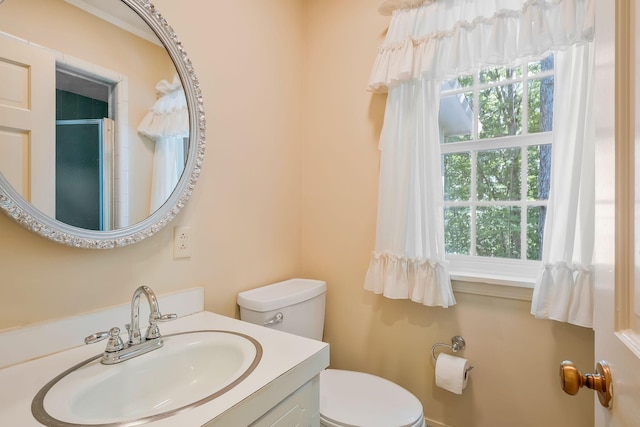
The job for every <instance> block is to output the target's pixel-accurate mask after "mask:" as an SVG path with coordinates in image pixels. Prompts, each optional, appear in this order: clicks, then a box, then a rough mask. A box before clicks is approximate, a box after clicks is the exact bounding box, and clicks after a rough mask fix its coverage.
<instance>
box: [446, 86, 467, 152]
mask: <svg viewBox="0 0 640 427" xmlns="http://www.w3.org/2000/svg"><path fill="white" fill-rule="evenodd" d="M438 123H439V125H440V135H441V141H442V142H443V143H445V144H446V143H450V142H460V141H470V140H471V139H472V132H473V93H471V92H467V93H458V94H455V95H448V96H443V97H441V98H440V115H439V116H438Z"/></svg>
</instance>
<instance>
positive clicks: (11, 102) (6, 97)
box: [0, 35, 56, 217]
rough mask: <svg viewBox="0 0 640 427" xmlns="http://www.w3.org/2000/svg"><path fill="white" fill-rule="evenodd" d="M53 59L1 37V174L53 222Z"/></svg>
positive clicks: (36, 48) (54, 94)
mask: <svg viewBox="0 0 640 427" xmlns="http://www.w3.org/2000/svg"><path fill="white" fill-rule="evenodd" d="M55 84H56V81H55V56H54V54H53V53H52V52H50V51H48V50H46V49H44V48H40V47H37V46H33V45H31V44H29V43H26V42H24V41H20V40H15V39H12V38H10V37H8V36H6V35H0V171H1V172H2V174H3V175H4V177H5V179H6V180H7V181H9V183H10V184H11V185H12V186H13V188H14V189H15V190H16V191H17V192H18V193H20V195H21V196H22V197H23V198H24V199H25V200H27V201H29V202H31V203H32V204H33V205H34V206H35V207H37V208H38V209H39V210H40V211H42V212H44V213H46V214H47V215H49V216H50V217H55V160H56V151H55V111H56V104H55V102H56V101H55V96H56V91H55V89H56V86H55Z"/></svg>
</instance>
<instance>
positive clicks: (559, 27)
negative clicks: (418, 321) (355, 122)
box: [364, 0, 594, 307]
mask: <svg viewBox="0 0 640 427" xmlns="http://www.w3.org/2000/svg"><path fill="white" fill-rule="evenodd" d="M380 11H381V12H385V11H386V12H389V13H391V15H392V18H391V22H390V24H389V29H388V31H387V35H386V38H385V42H384V43H383V45H382V46H381V47H380V49H379V51H378V56H377V58H376V60H375V63H374V66H373V70H372V72H371V76H370V79H369V89H370V90H371V91H374V92H388V97H387V106H386V112H385V119H384V126H383V130H382V134H381V137H380V150H381V166H380V182H379V197H378V225H377V234H376V246H375V250H374V252H373V254H372V256H371V260H370V264H369V269H368V271H367V275H366V278H365V285H364V287H365V289H367V290H370V291H372V292H375V293H378V294H383V295H385V296H386V297H389V298H404V299H407V298H409V299H411V300H413V301H416V302H420V303H422V304H424V305H428V306H442V307H448V306H451V305H453V304H455V298H454V296H453V292H452V290H451V281H450V278H449V273H448V271H447V266H446V262H445V248H444V224H443V208H442V205H443V194H442V192H443V190H442V176H441V167H440V138H439V127H438V109H439V96H440V84H441V82H442V81H443V80H445V79H446V78H452V77H457V76H458V75H460V74H467V73H471V72H474V71H477V70H479V69H481V68H485V67H488V66H492V65H513V64H516V63H517V62H518V60H521V59H527V58H533V57H542V56H543V55H544V54H545V53H548V52H549V51H552V50H566V49H568V48H569V47H570V46H572V45H574V44H581V43H583V42H587V41H589V40H591V38H592V37H593V13H594V12H593V4H592V1H591V0H556V1H543V0H538V1H536V0H529V1H524V0H447V1H425V0H418V1H416V0H395V1H386V2H383V4H382V6H381V7H380Z"/></svg>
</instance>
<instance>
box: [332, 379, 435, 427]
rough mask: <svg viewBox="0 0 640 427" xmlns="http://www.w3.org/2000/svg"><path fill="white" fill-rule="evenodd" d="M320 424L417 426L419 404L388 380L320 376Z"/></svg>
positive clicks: (419, 422)
mask: <svg viewBox="0 0 640 427" xmlns="http://www.w3.org/2000/svg"><path fill="white" fill-rule="evenodd" d="M320 422H321V425H323V426H328V427H421V426H424V416H423V412H422V404H421V403H420V401H419V400H418V399H417V398H416V397H415V396H414V395H413V394H411V393H410V392H409V391H407V390H406V389H404V388H402V387H400V386H399V385H398V384H395V383H393V382H391V381H388V380H386V379H384V378H380V377H377V376H375V375H370V374H366V373H364V372H354V371H343V370H338V369H326V370H324V371H322V372H321V373H320Z"/></svg>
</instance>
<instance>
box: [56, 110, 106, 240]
mask: <svg viewBox="0 0 640 427" xmlns="http://www.w3.org/2000/svg"><path fill="white" fill-rule="evenodd" d="M114 130H115V125H114V121H113V120H111V119H107V118H105V119H85V120H57V121H56V179H55V182H56V219H57V220H58V221H62V222H64V223H66V224H69V225H73V226H75V227H80V228H84V229H89V230H110V229H112V228H113V203H112V200H113V197H112V195H113V174H114V172H113V147H114V141H115V136H114Z"/></svg>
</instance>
